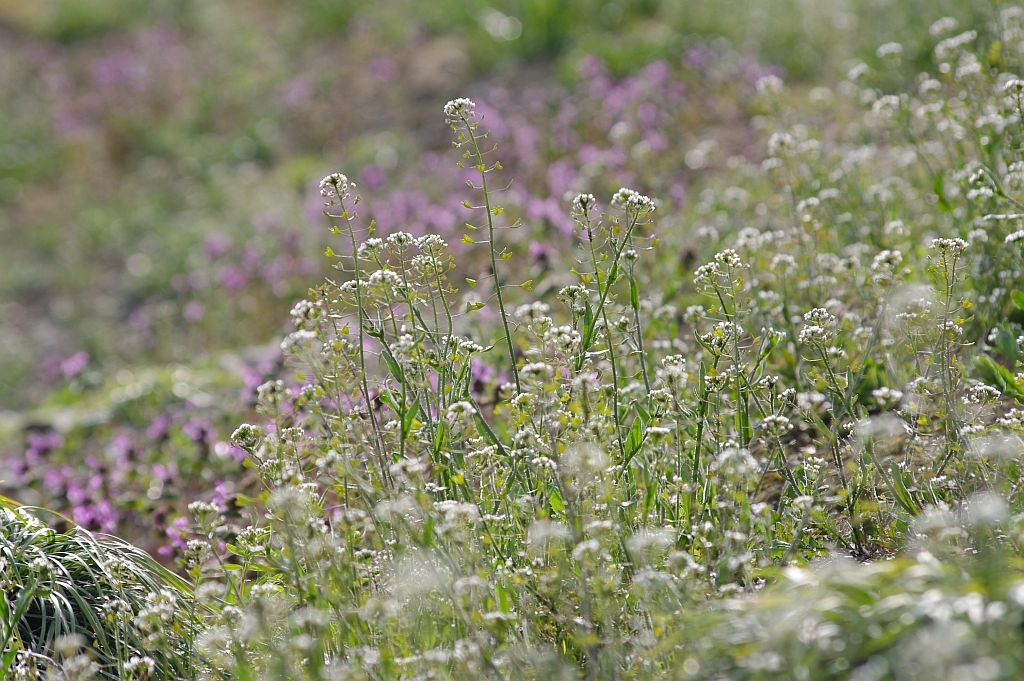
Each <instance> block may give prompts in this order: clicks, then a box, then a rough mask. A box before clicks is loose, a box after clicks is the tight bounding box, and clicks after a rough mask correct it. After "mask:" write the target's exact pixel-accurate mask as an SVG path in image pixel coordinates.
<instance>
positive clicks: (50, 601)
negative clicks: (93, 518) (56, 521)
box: [0, 505, 197, 680]
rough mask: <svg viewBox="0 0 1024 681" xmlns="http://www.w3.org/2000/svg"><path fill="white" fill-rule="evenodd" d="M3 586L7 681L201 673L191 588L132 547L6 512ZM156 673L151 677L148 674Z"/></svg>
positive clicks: (0, 615) (19, 511)
mask: <svg viewBox="0 0 1024 681" xmlns="http://www.w3.org/2000/svg"><path fill="white" fill-rule="evenodd" d="M0 581H2V584H3V589H2V591H3V593H2V595H0V640H2V641H3V645H2V646H0V652H2V655H0V674H2V675H3V678H5V679H8V678H16V679H36V678H58V679H69V680H70V679H86V678H100V679H136V678H137V679H143V678H155V679H168V678H173V679H187V678H192V677H193V675H194V673H195V671H194V670H195V663H196V660H195V657H194V653H193V650H194V647H193V646H194V638H195V635H196V631H197V630H196V625H197V622H196V621H195V619H194V617H195V614H196V613H195V610H194V609H192V610H189V609H188V608H194V606H191V605H189V604H190V602H191V601H192V596H191V593H190V591H189V589H188V588H187V586H186V585H185V583H184V582H183V581H182V580H181V579H180V578H179V577H177V576H176V575H174V574H173V573H171V572H169V571H168V570H166V569H165V568H163V567H161V566H160V565H158V564H157V563H156V562H155V561H154V560H153V559H152V558H151V557H150V556H149V555H148V554H146V553H145V552H143V551H140V550H139V549H137V548H135V547H133V546H131V545H129V544H126V543H125V542H122V541H119V540H117V539H113V538H102V539H97V538H95V537H93V536H92V535H91V534H89V533H87V532H85V531H83V530H70V531H68V532H65V533H61V532H55V531H54V530H53V529H51V528H49V527H47V526H46V525H45V524H43V523H42V522H40V521H39V520H38V519H37V518H36V517H34V516H33V515H32V514H31V512H30V509H27V508H24V507H16V506H13V505H7V506H4V507H2V508H0ZM143 659H144V660H143ZM137 660H143V662H141V663H139V662H136V661H137ZM147 661H148V662H147ZM139 665H141V666H139ZM150 665H152V669H151V672H152V676H151V675H150V673H143V672H144V669H143V668H144V667H149V666H150ZM133 667H136V669H135V671H134V672H133V671H132V668H133ZM48 675H52V676H48Z"/></svg>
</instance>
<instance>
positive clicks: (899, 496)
mask: <svg viewBox="0 0 1024 681" xmlns="http://www.w3.org/2000/svg"><path fill="white" fill-rule="evenodd" d="M889 472H890V473H892V486H893V491H894V492H895V493H896V501H897V502H899V505H900V506H902V507H903V510H905V511H906V512H907V513H909V514H911V515H917V514H919V513H920V512H921V509H919V508H918V506H917V502H916V501H914V497H913V495H911V494H910V490H908V489H907V485H906V482H905V481H904V480H903V471H901V470H900V467H899V466H897V465H896V462H893V463H892V464H890V466H889Z"/></svg>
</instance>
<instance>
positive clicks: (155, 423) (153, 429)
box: [146, 414, 171, 440]
mask: <svg viewBox="0 0 1024 681" xmlns="http://www.w3.org/2000/svg"><path fill="white" fill-rule="evenodd" d="M170 427H171V419H170V417H169V416H167V415H166V414H158V415H157V416H156V417H154V418H153V420H152V421H150V423H149V427H148V428H146V436H147V437H150V438H152V439H154V440H163V439H164V438H166V437H167V432H168V431H169V430H170Z"/></svg>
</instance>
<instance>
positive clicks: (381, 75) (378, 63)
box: [368, 57, 398, 83]
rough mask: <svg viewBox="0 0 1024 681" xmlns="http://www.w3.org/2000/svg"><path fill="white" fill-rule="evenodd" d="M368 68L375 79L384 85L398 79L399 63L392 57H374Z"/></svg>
mask: <svg viewBox="0 0 1024 681" xmlns="http://www.w3.org/2000/svg"><path fill="white" fill-rule="evenodd" d="M368 66H369V69H370V73H371V74H372V75H373V77H374V78H376V79H377V80H379V81H380V82H382V83H390V82H391V81H393V80H394V79H395V78H398V62H396V61H395V60H394V59H392V58H391V57H374V58H373V59H371V60H370V63H369V64H368Z"/></svg>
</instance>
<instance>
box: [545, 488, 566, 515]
mask: <svg viewBox="0 0 1024 681" xmlns="http://www.w3.org/2000/svg"><path fill="white" fill-rule="evenodd" d="M548 503H550V504H551V510H552V511H554V512H555V513H560V514H563V515H564V514H565V502H564V501H562V493H561V492H560V491H559V490H558V488H557V487H552V488H551V496H550V497H548Z"/></svg>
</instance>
